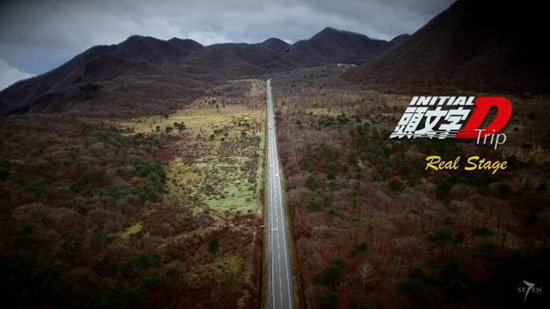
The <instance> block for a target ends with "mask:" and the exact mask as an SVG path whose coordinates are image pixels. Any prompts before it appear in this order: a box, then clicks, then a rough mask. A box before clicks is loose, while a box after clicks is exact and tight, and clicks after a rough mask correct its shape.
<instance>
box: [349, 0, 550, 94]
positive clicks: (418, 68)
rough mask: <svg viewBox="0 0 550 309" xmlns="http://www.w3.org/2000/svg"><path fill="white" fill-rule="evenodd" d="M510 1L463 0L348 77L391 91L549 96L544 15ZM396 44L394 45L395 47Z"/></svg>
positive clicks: (549, 66) (539, 11)
mask: <svg viewBox="0 0 550 309" xmlns="http://www.w3.org/2000/svg"><path fill="white" fill-rule="evenodd" d="M544 11H545V10H540V9H537V8H535V7H533V6H517V5H514V4H512V3H507V2H502V1H499V2H493V1H469V0H458V1H456V2H455V3H453V4H452V5H451V6H450V7H449V8H448V9H447V10H446V11H444V12H442V13H441V14H439V15H438V16H436V17H435V18H433V19H432V20H431V21H430V22H428V23H427V24H426V25H425V26H424V27H422V28H421V29H419V30H418V31H417V32H416V33H414V34H413V35H412V36H410V37H409V38H407V39H405V40H404V41H403V42H402V43H400V44H397V45H396V46H395V48H391V49H389V50H388V51H387V52H385V53H383V54H381V55H379V56H378V57H376V58H375V59H372V60H371V61H369V62H367V63H365V64H363V65H361V66H359V67H357V68H356V69H352V70H349V71H348V72H346V74H345V78H347V79H349V80H352V81H356V82H360V83H366V84H370V85H381V86H385V87H389V89H392V90H403V91H410V90H413V89H418V88H424V89H430V88H435V87H440V86H443V87H447V88H459V89H465V90H478V91H491V92H494V91H501V92H506V93H523V92H537V93H540V92H543V93H548V92H549V85H550V83H549V74H548V73H549V72H550V71H549V68H550V65H549V63H550V61H549V58H548V55H547V53H546V51H545V49H544V48H542V45H543V43H542V42H543V41H544V40H543V39H542V38H544V37H546V35H545V34H546V33H545V31H544V30H545V29H546V27H545V26H544V25H543V21H544V20H545V19H544V18H542V16H539V15H542V12H544ZM390 44H391V43H390Z"/></svg>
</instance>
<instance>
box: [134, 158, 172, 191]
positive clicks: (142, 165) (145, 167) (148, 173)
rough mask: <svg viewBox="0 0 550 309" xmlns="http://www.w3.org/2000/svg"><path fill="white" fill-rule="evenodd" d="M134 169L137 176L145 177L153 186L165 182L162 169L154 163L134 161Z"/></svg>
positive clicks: (164, 174)
mask: <svg viewBox="0 0 550 309" xmlns="http://www.w3.org/2000/svg"><path fill="white" fill-rule="evenodd" d="M134 168H135V170H136V173H137V175H138V176H141V177H147V178H149V179H150V180H151V182H153V183H154V184H157V185H158V184H162V183H164V181H165V180H166V173H165V171H164V168H163V167H162V165H161V164H159V163H157V162H155V161H135V162H134Z"/></svg>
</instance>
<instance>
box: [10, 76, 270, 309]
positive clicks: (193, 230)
mask: <svg viewBox="0 0 550 309" xmlns="http://www.w3.org/2000/svg"><path fill="white" fill-rule="evenodd" d="M257 83H258V82H255V81H240V82H231V83H229V84H227V85H224V86H220V87H218V88H214V89H212V90H210V91H209V94H210V96H208V97H203V98H202V99H198V100H197V101H196V102H195V103H193V104H192V106H193V107H192V108H196V109H199V110H204V114H203V122H204V123H203V124H204V127H200V126H199V127H197V126H195V125H196V123H193V122H192V121H190V122H189V123H187V124H186V123H185V122H184V121H181V119H180V120H178V121H173V118H171V117H175V116H173V115H165V116H158V117H157V118H155V117H151V119H153V120H150V121H159V122H158V123H159V124H160V125H162V130H160V129H159V130H157V129H156V128H155V127H153V128H152V130H151V129H147V130H142V129H143V128H144V127H146V125H145V124H144V123H141V126H137V125H135V124H136V123H137V122H135V119H131V118H130V117H129V116H132V115H134V113H129V115H126V116H123V112H121V111H115V110H110V109H106V111H107V112H110V111H112V112H115V113H118V115H122V116H121V117H120V118H98V117H90V116H89V114H86V116H87V117H83V114H84V113H83V112H81V113H79V112H78V111H77V110H73V111H72V112H71V113H70V114H69V113H61V114H29V115H18V116H15V115H14V116H11V117H6V118H2V119H1V122H0V136H1V142H0V157H1V159H0V218H1V221H2V224H1V232H0V273H1V275H2V277H3V278H4V279H3V280H2V283H1V287H0V295H1V296H2V298H3V300H4V302H5V303H7V304H12V305H14V306H24V307H94V308H96V307H116V308H121V307H136V306H140V307H155V308H157V307H167V306H173V307H186V308H189V307H193V308H212V307H218V308H236V307H258V306H259V301H260V293H261V292H260V282H261V263H262V257H261V253H262V239H263V238H262V235H261V232H260V231H261V230H259V229H258V227H259V225H260V224H261V222H262V216H261V207H260V201H257V200H251V201H250V203H249V207H250V209H253V210H254V211H251V212H239V211H238V209H239V207H240V205H232V204H229V203H226V204H224V205H226V206H227V207H228V208H227V209H226V210H225V211H222V210H220V209H218V208H214V207H211V206H212V204H209V203H207V202H201V201H198V200H188V199H185V198H183V199H180V198H178V197H179V196H178V195H177V194H172V193H174V191H177V190H174V187H177V189H179V190H183V191H184V192H187V191H193V192H196V193H197V194H198V193H200V192H202V193H203V194H206V193H209V192H207V188H204V187H202V185H203V184H205V183H207V182H199V183H179V182H174V180H173V174H172V171H171V167H172V166H173V162H174V161H177V160H180V161H186V162H192V161H193V160H196V159H197V156H198V158H202V157H205V156H207V155H208V156H210V157H212V158H218V157H217V156H219V158H218V159H217V160H219V161H220V162H221V163H220V165H223V164H227V162H226V161H223V160H225V158H228V159H230V158H232V157H231V156H234V155H239V156H240V158H241V161H235V162H234V164H235V169H232V171H233V170H237V171H239V173H238V174H236V176H234V177H233V178H228V179H224V181H225V184H226V185H228V186H238V185H240V183H241V181H242V178H244V179H249V180H248V181H249V182H250V184H249V185H248V187H251V189H250V190H251V192H252V193H251V194H252V196H253V197H254V196H260V194H256V188H261V187H262V185H261V184H258V183H257V181H261V179H262V178H261V177H256V175H257V174H256V173H257V171H258V166H259V164H261V162H262V159H261V158H260V157H258V155H257V154H255V152H254V153H253V152H244V151H245V150H247V149H250V148H246V147H245V146H242V145H240V148H239V149H240V150H241V152H240V153H238V154H232V153H230V151H229V150H227V149H226V148H225V147H226V146H227V145H230V144H232V143H248V144H250V147H255V149H257V152H259V153H261V147H259V146H260V144H261V139H258V138H255V137H254V136H256V135H259V136H262V132H261V131H258V132H256V133H254V132H253V131H252V130H253V127H251V126H250V121H249V120H248V119H249V118H247V116H246V114H247V111H248V113H250V114H251V115H257V116H258V117H256V118H254V119H256V120H257V121H260V122H261V121H263V117H262V116H261V115H263V111H262V106H263V100H264V93H263V84H261V83H259V84H257ZM234 106H235V107H234ZM239 106H242V107H239ZM235 108H237V109H238V110H239V111H241V114H242V115H244V116H241V117H240V118H238V119H239V121H240V122H239V124H241V126H239V125H230V124H231V123H232V122H227V123H226V122H222V123H221V124H222V127H221V128H222V129H223V131H222V132H220V133H219V134H218V135H217V136H216V138H215V141H217V142H216V143H217V144H219V146H220V147H219V148H215V149H214V148H212V147H211V146H210V145H209V144H208V143H214V141H210V140H209V139H208V137H205V138H202V137H200V132H205V130H210V129H209V128H210V125H214V124H213V123H209V122H208V121H209V119H218V120H220V119H222V120H223V119H232V118H231V115H232V114H230V115H229V116H223V115H225V114H224V113H229V112H230V111H232V110H233V109H235ZM190 109H191V107H190ZM182 113H186V110H184V111H182ZM210 113H211V114H210ZM176 115H179V114H176ZM209 117H210V118H209ZM223 117H225V118H223ZM155 119H156V120H155ZM158 119H161V120H163V121H164V122H162V121H160V120H158ZM186 119H187V118H186ZM166 121H169V122H168V123H167V122H166ZM145 123H146V122H145ZM129 124H134V125H129ZM258 126H259V127H260V128H263V125H262V124H261V123H259V124H258ZM243 132H244V133H243ZM224 136H225V137H224ZM220 138H225V143H224V142H219V139H220ZM252 141H253V142H254V143H255V144H252ZM248 144H246V145H248ZM193 145H194V146H193ZM194 149H195V150H196V149H199V150H197V151H199V152H197V153H195V152H194ZM205 150H208V151H209V153H208V154H205V153H202V152H200V151H205ZM217 151H220V152H217ZM249 156H250V158H249ZM241 163H242V166H241V165H240V164H241ZM245 163H247V164H245ZM223 166H226V165H223ZM241 168H242V172H240V171H241ZM220 169H221V167H220V168H219V169H210V170H208V171H209V173H210V174H208V175H207V177H210V178H209V179H212V178H214V179H215V178H216V177H218V178H219V177H220V174H219V173H221V171H220ZM230 175H233V174H230ZM249 175H252V176H249ZM246 177H248V178H246ZM186 190H187V191H186ZM201 190H202V191H201ZM204 190H206V191H204ZM177 192H179V191H177ZM247 192H248V191H247ZM218 193H219V194H220V195H219V196H215V197H214V199H216V201H218V203H224V201H226V200H229V199H231V198H232V196H230V195H228V196H223V194H224V192H222V191H220V192H218ZM247 205H248V204H247ZM232 207H233V208H232Z"/></svg>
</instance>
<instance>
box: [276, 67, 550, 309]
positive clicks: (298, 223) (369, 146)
mask: <svg viewBox="0 0 550 309" xmlns="http://www.w3.org/2000/svg"><path fill="white" fill-rule="evenodd" d="M331 70H332V73H331ZM335 70H336V69H330V68H319V69H310V70H308V71H301V72H296V73H295V74H293V73H288V74H280V75H278V76H277V77H276V78H275V79H274V82H273V87H274V88H273V89H274V100H275V103H276V110H277V113H276V114H277V124H278V127H277V128H278V131H277V133H278V139H279V147H280V153H281V160H282V163H283V167H284V173H285V177H286V190H287V199H288V207H289V210H290V215H291V219H292V228H293V233H294V235H293V237H294V242H295V247H296V254H297V259H298V267H297V269H298V271H299V277H300V280H301V286H302V287H303V291H302V292H303V298H304V300H305V303H306V305H307V307H308V308H320V307H338V308H349V307H352V308H376V307H384V308H386V307H395V308H399V307H419V308H425V307H434V308H440V307H442V306H443V305H450V304H454V305H456V306H457V307H472V306H474V307H480V306H483V305H490V306H498V305H507V304H512V303H514V304H515V303H517V304H519V303H520V302H521V301H523V299H522V298H521V297H519V296H517V295H516V294H515V289H516V288H517V286H520V285H522V280H524V278H526V277H530V278H532V280H533V281H535V282H540V283H539V284H541V285H544V283H545V282H548V281H547V280H548V279H546V277H545V276H547V275H548V274H549V270H550V265H548V260H549V259H548V248H549V245H550V239H549V237H548V231H549V227H550V226H549V225H548V222H549V220H548V219H549V216H550V209H549V208H548V207H547V205H548V202H549V201H550V194H549V191H548V175H549V172H550V165H549V160H548V159H549V157H548V150H549V146H550V145H549V144H548V136H549V134H548V133H549V131H550V130H549V127H548V116H547V112H546V111H547V104H548V99H547V98H546V99H545V98H542V99H521V98H515V97H514V98H512V101H513V102H514V108H515V116H514V119H513V121H512V122H511V124H510V125H509V126H508V128H507V129H506V130H507V132H506V133H507V134H508V137H509V142H508V143H507V144H506V146H505V147H502V148H501V149H499V150H498V151H494V150H492V149H490V148H489V147H483V146H478V145H472V144H471V143H461V142H457V141H454V140H447V141H443V140H422V139H415V140H389V138H388V137H389V135H390V132H391V130H393V128H394V126H395V125H396V123H397V121H398V119H399V117H400V116H401V113H402V112H403V110H404V109H405V106H406V105H407V104H408V101H409V100H410V97H409V96H404V95H403V96H397V95H385V94H380V93H377V92H373V91H368V90H362V89H360V88H359V87H357V86H352V85H348V84H346V83H345V82H343V81H341V80H340V79H339V78H338V75H337V74H335ZM305 72H307V73H305ZM304 74H307V75H308V78H302V77H303V75H304ZM297 76H302V77H297ZM535 128H536V130H538V134H535V133H534V132H532V130H535ZM522 145H524V146H522ZM535 153H536V154H535ZM432 154H436V155H440V156H442V157H444V158H448V159H450V158H454V157H456V156H457V155H461V156H462V158H465V157H467V156H468V155H470V154H477V155H484V156H487V157H489V158H494V159H501V160H504V159H505V160H508V162H509V164H510V168H509V169H508V170H506V171H504V172H499V174H497V175H491V174H490V173H489V172H487V171H476V172H471V173H466V172H464V171H452V172H449V171H444V172H442V171H439V172H434V171H425V158H426V156H428V155H432ZM520 265H521V266H520ZM522 278H523V279H522ZM505 291H509V292H505ZM503 294H506V295H505V296H504V297H503ZM516 296H517V297H516ZM539 300H540V298H539ZM535 301H536V300H535Z"/></svg>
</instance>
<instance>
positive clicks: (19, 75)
mask: <svg viewBox="0 0 550 309" xmlns="http://www.w3.org/2000/svg"><path fill="white" fill-rule="evenodd" d="M0 72H2V73H1V74H0V90H2V89H4V88H6V87H8V86H10V85H11V84H13V83H14V82H16V81H18V80H21V79H25V78H29V77H32V76H33V75H32V74H29V73H26V72H21V71H19V70H18V69H16V68H14V67H12V66H10V65H9V64H7V63H6V62H5V61H4V60H2V59H0Z"/></svg>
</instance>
